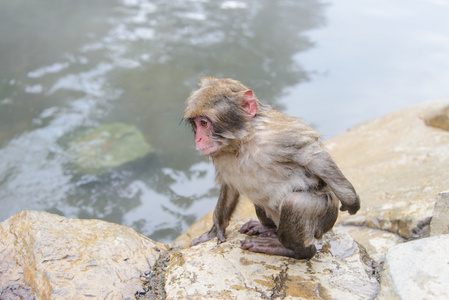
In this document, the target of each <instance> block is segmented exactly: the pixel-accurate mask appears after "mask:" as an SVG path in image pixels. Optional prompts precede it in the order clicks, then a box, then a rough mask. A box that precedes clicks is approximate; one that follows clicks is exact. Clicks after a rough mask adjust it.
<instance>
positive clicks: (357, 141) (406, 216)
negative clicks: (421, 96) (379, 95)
mask: <svg viewBox="0 0 449 300" xmlns="http://www.w3.org/2000/svg"><path fill="white" fill-rule="evenodd" d="M447 105H449V99H448V98H445V99H440V100H436V101H431V102H426V103H423V104H421V105H418V106H415V107H411V108H408V109H404V110H401V111H398V112H394V113H391V114H389V115H387V116H385V117H382V118H379V119H375V120H372V121H370V122H367V123H365V124H362V125H360V126H357V127H355V128H354V129H352V130H350V131H348V132H346V133H344V134H342V135H339V136H337V137H335V138H333V139H332V140H331V141H330V142H329V143H328V144H327V147H328V149H329V150H330V152H331V154H332V156H333V157H334V159H335V160H336V162H337V164H338V165H339V166H340V168H341V169H342V171H343V173H344V174H345V175H346V176H347V177H348V178H349V179H350V181H351V182H352V183H353V184H354V186H355V188H356V190H357V192H358V193H359V195H360V199H361V202H362V208H361V210H360V211H359V212H358V213H357V214H356V215H354V216H348V215H347V214H341V215H340V218H341V220H342V221H343V223H344V224H349V225H359V226H360V225H364V226H368V227H371V228H377V229H383V230H388V231H391V232H395V233H398V234H399V235H400V236H402V237H404V238H406V239H407V238H410V237H411V236H412V235H413V234H414V233H415V232H416V231H418V230H419V229H420V227H422V226H423V225H424V224H429V222H430V218H431V216H432V211H433V207H434V203H435V199H436V197H437V195H438V193H439V192H442V191H444V190H447V187H448V186H449V167H448V166H449V131H446V130H442V129H438V128H435V127H429V126H426V124H425V122H424V120H423V116H425V115H426V114H427V113H428V112H429V111H434V110H435V107H445V106H447Z"/></svg>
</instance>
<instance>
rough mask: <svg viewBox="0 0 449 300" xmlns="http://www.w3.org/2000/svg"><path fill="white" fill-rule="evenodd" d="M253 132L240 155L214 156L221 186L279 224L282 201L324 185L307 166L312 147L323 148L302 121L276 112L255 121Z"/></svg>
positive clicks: (237, 153) (271, 111) (251, 129)
mask: <svg viewBox="0 0 449 300" xmlns="http://www.w3.org/2000/svg"><path fill="white" fill-rule="evenodd" d="M249 132H250V133H251V134H250V135H249V136H248V137H247V138H246V139H245V141H243V142H242V144H241V145H240V148H239V151H237V152H236V153H225V154H222V155H219V156H217V157H214V160H213V161H214V165H215V168H216V171H217V178H216V180H217V183H218V184H220V185H222V184H227V185H229V186H232V187H233V188H235V189H236V190H237V191H238V192H239V193H240V194H241V195H246V196H247V197H248V198H249V199H251V200H252V201H253V202H254V204H256V205H258V206H260V207H263V208H264V209H265V211H266V212H267V215H268V216H269V217H270V218H271V219H272V220H273V221H274V222H275V223H276V224H278V222H279V212H280V205H281V203H282V199H283V198H284V197H285V196H286V195H287V194H289V193H292V192H295V191H310V190H312V189H314V188H316V187H317V186H318V185H319V184H320V180H319V178H317V177H316V176H314V175H313V174H311V173H309V172H308V171H307V170H306V168H305V163H306V162H307V161H308V160H309V159H312V158H311V157H308V153H309V152H310V149H311V147H312V148H317V149H318V148H321V146H320V142H319V135H318V133H317V132H316V131H315V130H313V129H312V128H311V127H309V126H307V125H305V124H304V123H303V122H302V121H301V120H300V119H298V118H294V117H291V116H287V115H285V114H283V113H281V112H278V111H276V110H274V109H268V110H266V111H264V113H263V114H261V115H259V116H257V117H255V118H253V119H252V122H251V128H250V130H249Z"/></svg>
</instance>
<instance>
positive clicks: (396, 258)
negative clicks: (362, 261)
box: [377, 234, 449, 300]
mask: <svg viewBox="0 0 449 300" xmlns="http://www.w3.org/2000/svg"><path fill="white" fill-rule="evenodd" d="M448 248H449V235H447V234H446V235H440V236H436V237H430V238H424V239H420V240H415V241H411V242H408V243H404V244H400V245H396V246H394V247H392V248H391V249H390V250H389V251H388V253H387V255H386V258H385V264H384V268H383V270H382V273H381V282H382V286H381V289H380V292H379V295H378V296H377V300H390V299H449V285H448V282H449V257H448V254H447V249H448Z"/></svg>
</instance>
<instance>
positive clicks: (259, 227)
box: [239, 205, 277, 236]
mask: <svg viewBox="0 0 449 300" xmlns="http://www.w3.org/2000/svg"><path fill="white" fill-rule="evenodd" d="M254 207H255V209H256V214H257V217H258V218H259V220H260V222H258V221H256V220H250V221H248V222H246V223H245V224H244V225H243V226H242V228H240V229H239V232H240V233H244V234H247V235H255V234H261V236H276V231H277V228H276V224H275V223H274V222H273V220H271V219H270V218H269V217H268V216H267V214H266V213H265V211H264V210H263V208H261V207H259V206H257V205H254Z"/></svg>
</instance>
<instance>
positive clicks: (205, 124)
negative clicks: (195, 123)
mask: <svg viewBox="0 0 449 300" xmlns="http://www.w3.org/2000/svg"><path fill="white" fill-rule="evenodd" d="M200 125H201V126H202V127H204V128H206V127H207V121H206V120H204V119H202V120H200Z"/></svg>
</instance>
